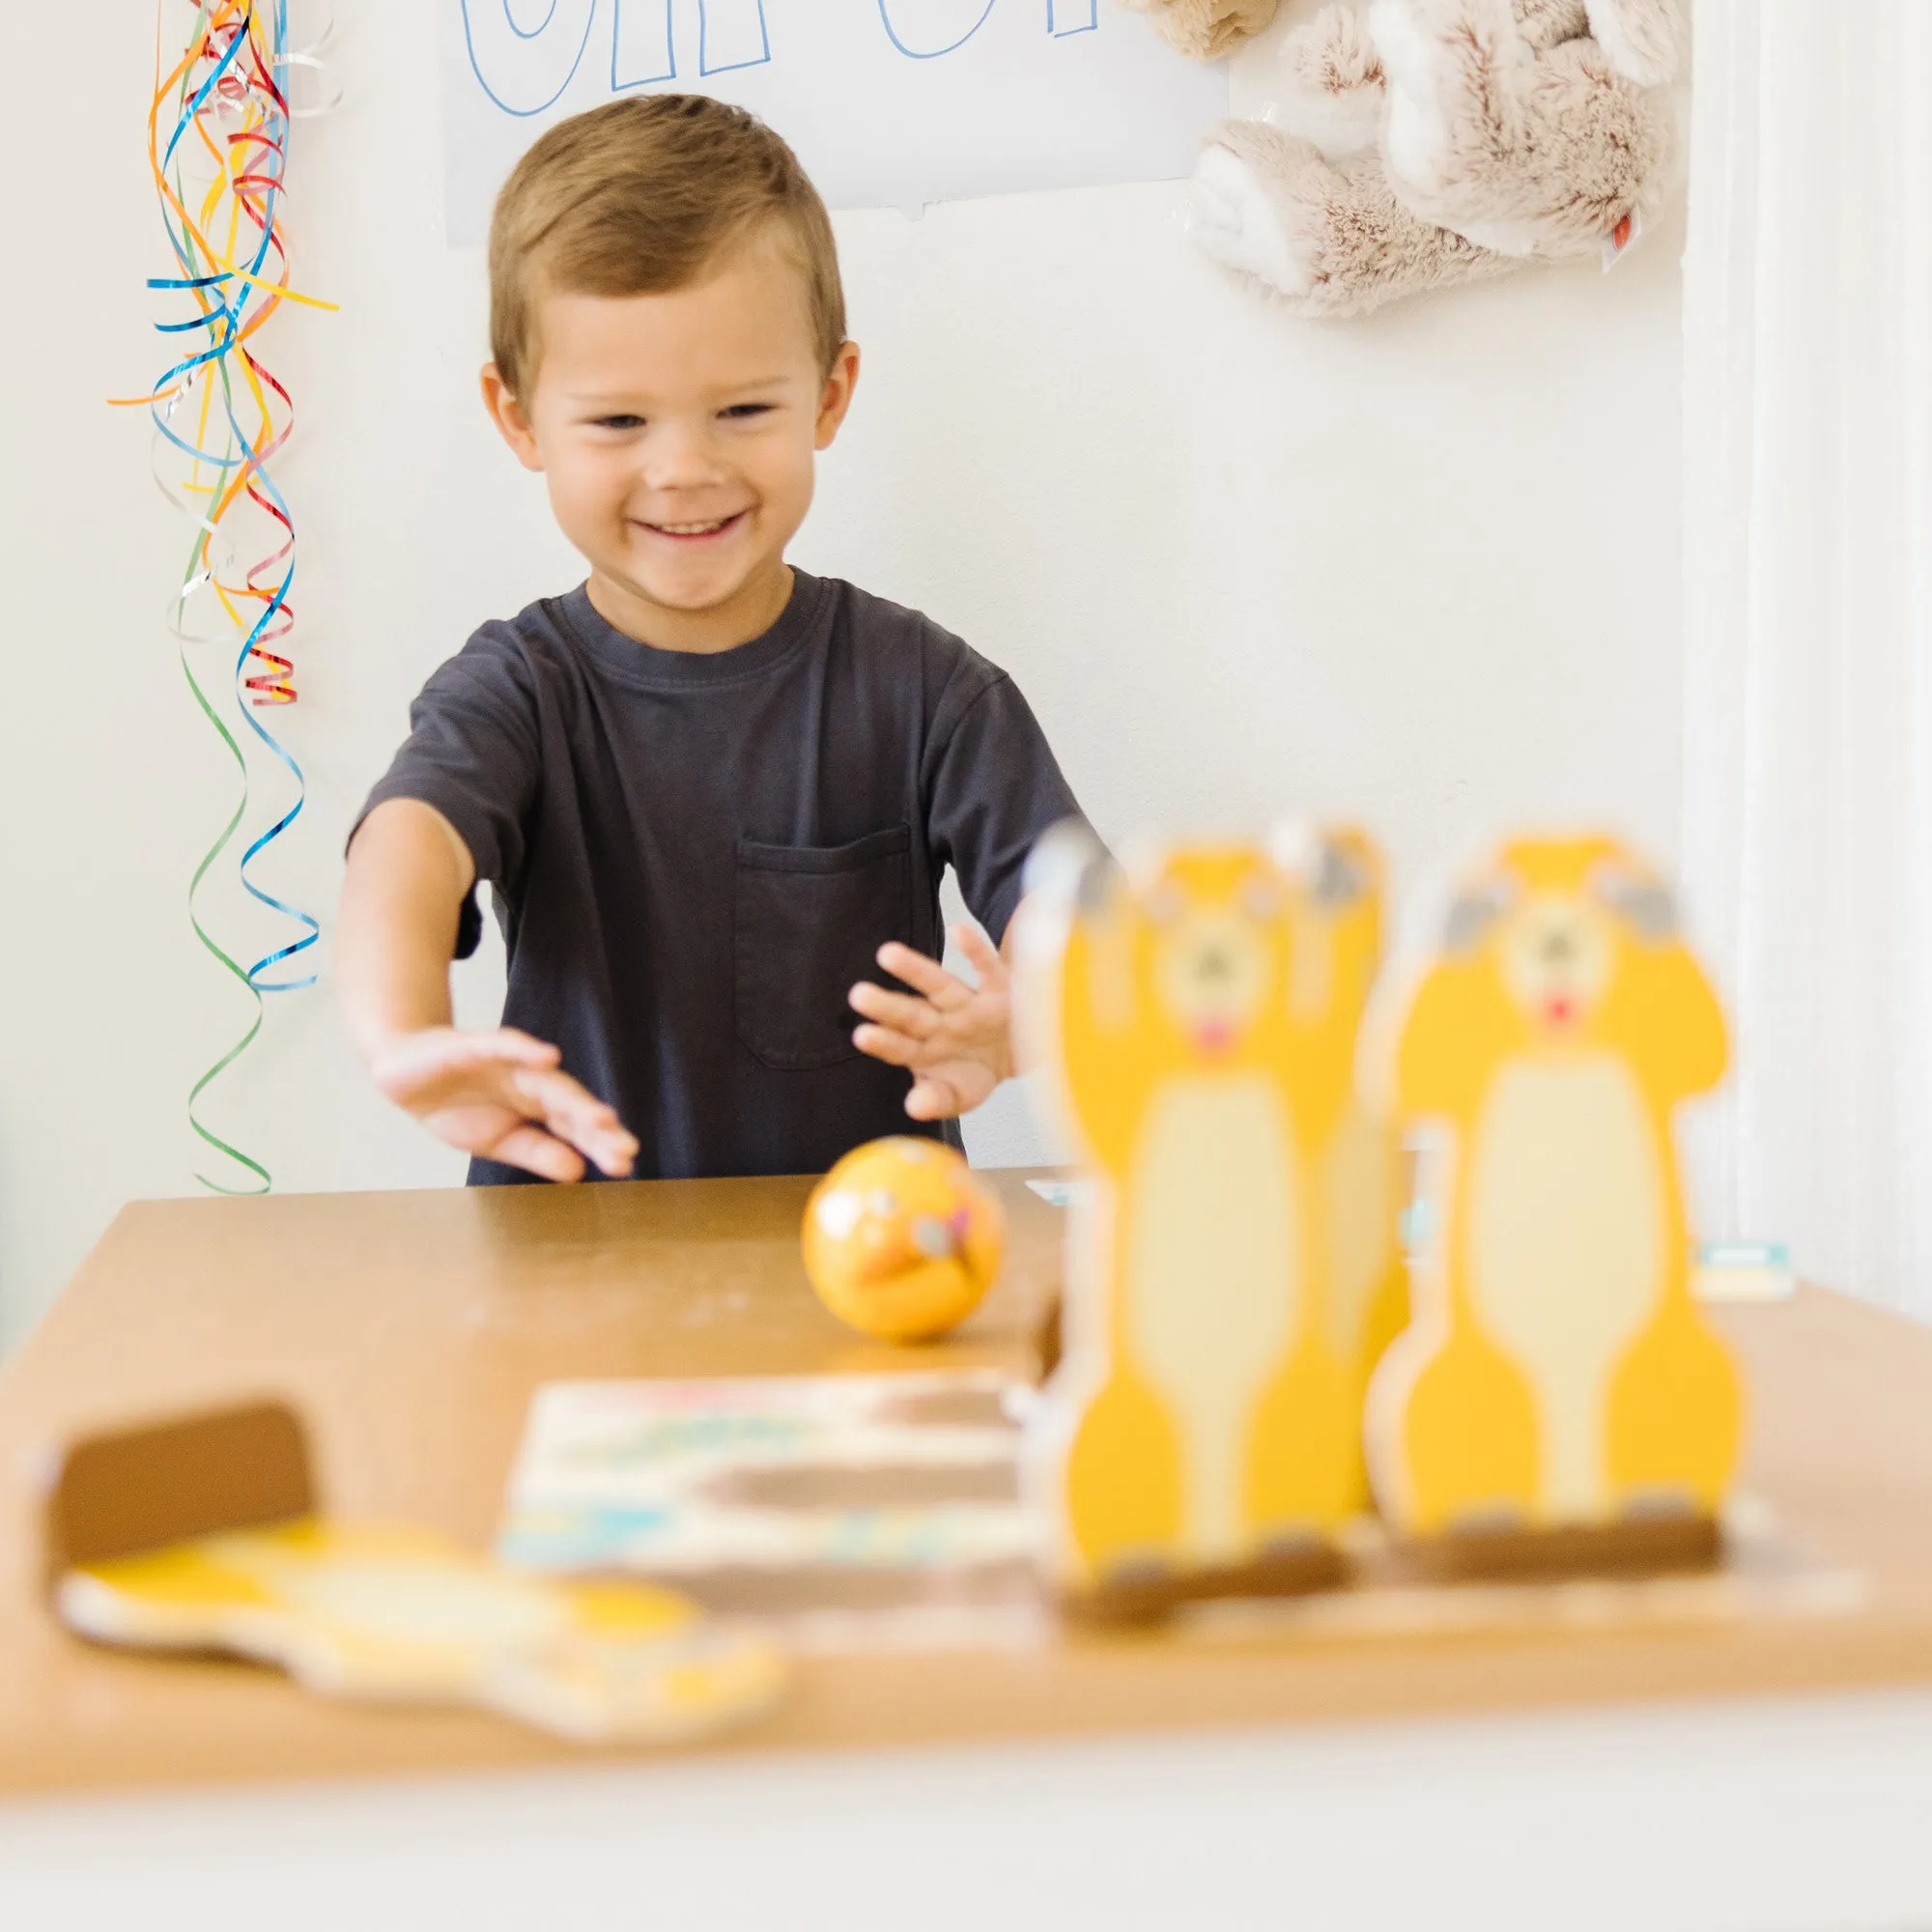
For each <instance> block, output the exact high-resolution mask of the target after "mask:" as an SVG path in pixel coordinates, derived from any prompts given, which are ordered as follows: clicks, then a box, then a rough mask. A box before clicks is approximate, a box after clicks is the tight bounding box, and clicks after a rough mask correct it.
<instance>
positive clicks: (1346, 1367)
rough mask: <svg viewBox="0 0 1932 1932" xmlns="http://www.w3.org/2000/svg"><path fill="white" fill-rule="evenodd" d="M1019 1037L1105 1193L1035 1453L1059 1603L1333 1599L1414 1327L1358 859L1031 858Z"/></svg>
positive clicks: (1078, 1222) (1327, 843)
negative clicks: (1366, 1448)
mask: <svg viewBox="0 0 1932 1932" xmlns="http://www.w3.org/2000/svg"><path fill="white" fill-rule="evenodd" d="M1029 886H1030V899H1029V904H1028V908H1027V914H1026V923H1025V924H1024V925H1023V927H1022V931H1021V938H1020V947H1019V976H1018V1009H1017V1018H1018V1023H1019V1025H1020V1027H1021V1030H1022V1036H1023V1039H1024V1041H1025V1046H1026V1052H1027V1057H1028V1059H1029V1060H1030V1061H1032V1062H1033V1063H1034V1064H1035V1065H1037V1066H1038V1067H1039V1068H1040V1078H1041V1080H1042V1081H1043V1082H1044V1083H1045V1086H1046V1089H1047V1091H1048V1093H1049V1094H1050V1096H1051V1101H1052V1104H1053V1108H1054V1111H1055V1112H1056V1114H1057V1115H1058V1116H1059V1117H1060V1122H1061V1125H1062V1126H1063V1129H1064V1131H1065V1133H1066V1135H1067V1136H1068V1137H1069V1138H1070V1140H1071V1141H1072V1142H1073V1144H1074V1146H1075V1148H1076V1149H1077V1151H1078V1157H1079V1159H1080V1161H1081V1163H1082V1165H1083V1166H1084V1167H1085V1168H1086V1169H1087V1171H1088V1172H1089V1174H1090V1175H1091V1176H1092V1177H1093V1180H1094V1186H1093V1188H1092V1190H1091V1193H1090V1195H1089V1197H1088V1200H1087V1202H1086V1204H1085V1205H1084V1206H1083V1208H1081V1209H1080V1210H1079V1211H1077V1212H1076V1213H1075V1215H1074V1216H1073V1218H1072V1219H1071V1220H1070V1222H1069V1227H1068V1256H1067V1267H1066V1276H1067V1279H1066V1286H1065V1294H1066V1306H1065V1355H1064V1357H1063V1359H1062V1361H1061V1363H1060V1365H1059V1367H1058V1368H1057V1369H1056V1371H1055V1373H1054V1375H1053V1377H1052V1378H1051V1380H1050V1381H1049V1383H1048V1385H1047V1388H1046V1390H1045V1392H1044V1394H1043V1396H1042V1399H1041V1402H1040V1404H1039V1406H1038V1407H1037V1411H1036V1412H1035V1414H1034V1416H1033V1418H1032V1420H1031V1422H1030V1424H1029V1428H1028V1436H1027V1443H1026V1449H1025V1454H1024V1458H1023V1464H1024V1469H1025V1475H1026V1482H1027V1487H1028V1492H1029V1495H1030V1498H1031V1499H1032V1500H1033V1501H1034V1502H1035V1503H1036V1504H1037V1505H1038V1506H1040V1508H1041V1511H1042V1516H1043V1518H1044V1520H1045V1521H1046V1522H1047V1524H1048V1537H1049V1544H1048V1558H1047V1560H1048V1564H1049V1568H1050V1571H1051V1575H1052V1580H1053V1581H1054V1583H1055V1584H1056V1585H1057V1586H1058V1587H1059V1589H1060V1590H1061V1591H1062V1592H1063V1593H1065V1595H1066V1596H1068V1597H1069V1598H1072V1599H1083V1598H1084V1599H1091V1600H1093V1601H1094V1603H1095V1604H1096V1605H1102V1606H1111V1607H1114V1608H1118V1609H1122V1610H1127V1611H1133V1610H1137V1609H1156V1608H1159V1607H1162V1606H1164V1605H1166V1604H1168V1603H1171V1602H1173V1601H1177V1600H1179V1599H1180V1598H1182V1597H1186V1596H1190V1595H1201V1594H1209V1593H1212V1592H1214V1591H1216V1590H1219V1589H1223V1588H1227V1589H1252V1588H1255V1587H1267V1586H1270V1585H1272V1586H1276V1587H1297V1586H1298V1587H1310V1586H1314V1585H1317V1584H1321V1583H1325V1582H1328V1581H1331V1580H1333V1579H1334V1577H1335V1576H1336V1575H1337V1573H1338V1570H1339V1559H1338V1557H1337V1554H1336V1551H1335V1548H1334V1545H1333V1541H1332V1536H1333V1532H1334V1531H1335V1529H1336V1528H1337V1527H1338V1525H1339V1524H1340V1523H1341V1522H1342V1521H1343V1520H1345V1519H1346V1518H1348V1517H1349V1516H1350V1515H1351V1514H1352V1513H1353V1512H1354V1511H1356V1510H1357V1509H1359V1508H1361V1507H1362V1506H1363V1504H1364V1502H1365V1500H1366V1493H1367V1492H1366V1484H1365V1478H1364V1469H1363V1463H1362V1452H1361V1435H1360V1430H1361V1405H1362V1395H1363V1388H1364V1383H1365V1379H1366V1376H1367V1372H1368V1368H1369V1366H1370V1363H1371V1362H1372V1360H1373V1357H1374V1354H1375V1352H1376V1351H1377V1350H1378V1349H1379V1347H1380V1346H1381V1344H1382V1342H1384V1341H1385V1340H1386V1339H1387V1337H1388V1336H1389V1335H1390V1334H1391V1333H1392V1332H1394V1330H1395V1329H1396V1328H1397V1327H1398V1326H1399V1325H1400V1323H1401V1321H1402V1319H1403V1310H1402V1293H1403V1290H1402V1277H1401V1272H1400V1260H1399V1256H1398V1253H1397V1246H1396V1242H1395V1238H1394V1235H1395V1217H1396V1210H1397V1203H1396V1199H1395V1185H1394V1171H1395V1150H1394V1144H1393V1141H1392V1139H1391V1138H1390V1136H1389V1134H1388V1131H1387V1129H1386V1127H1385V1126H1384V1125H1378V1124H1377V1123H1374V1122H1369V1121H1366V1120H1365V1119H1364V1118H1363V1116H1362V1114H1361V1112H1360V1109H1359V1104H1358V1102H1357V1101H1356V1098H1355V1083H1354V1066H1355V1060H1356V1042H1357V1035H1358V1031H1359V1028H1360V1024H1361V1020H1362V1015H1363V1009H1364V1007H1365V1005H1366V1002H1367V999H1368V995H1369V990H1370V985H1371V982H1372V980H1373V979H1374V977H1375V972H1376V967H1377V963H1378V955H1379V952H1380V944H1381V915H1380V866H1379V862H1378V857H1377V855H1376V853H1375V851H1374V848H1373V847H1372V846H1371V845H1370V844H1369V842H1368V841H1367V840H1366V839H1365V838H1362V837H1361V836H1360V835H1359V834H1355V833H1331V834H1328V835H1325V836H1311V837H1308V838H1305V839H1303V840H1302V841H1301V843H1300V846H1299V849H1298V850H1291V851H1289V852H1287V853H1286V854H1284V855H1281V856H1278V855H1276V854H1272V853H1270V852H1269V851H1268V850H1265V849H1264V848H1262V847H1261V846H1259V845H1253V844H1246V843H1234V842H1230V843H1221V844H1199V845H1183V846H1175V847H1171V848H1169V849H1166V850H1164V851H1160V852H1156V853H1151V854H1150V855H1148V857H1147V858H1146V860H1145V862H1144V863H1141V864H1137V865H1136V866H1134V867H1131V868H1130V869H1129V870H1126V871H1122V869H1121V868H1120V867H1116V866H1115V865H1114V863H1113V862H1112V861H1111V860H1110V859H1108V858H1107V857H1106V856H1105V855H1104V854H1103V853H1102V852H1100V850H1099V849H1098V847H1097V846H1095V845H1094V843H1093V841H1092V839H1091V836H1089V835H1086V834H1085V833H1084V832H1072V831H1063V832H1059V833H1055V834H1053V835H1049V838H1048V839H1046V840H1044V841H1042V844H1041V848H1040V850H1039V851H1038V852H1037V854H1036V855H1035V861H1034V864H1033V866H1032V867H1031V868H1030V876H1029Z"/></svg>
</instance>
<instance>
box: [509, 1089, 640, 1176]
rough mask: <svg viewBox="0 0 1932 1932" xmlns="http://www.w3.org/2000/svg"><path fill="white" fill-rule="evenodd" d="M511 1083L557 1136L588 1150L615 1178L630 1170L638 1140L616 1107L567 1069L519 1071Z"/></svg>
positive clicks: (574, 1146)
mask: <svg viewBox="0 0 1932 1932" xmlns="http://www.w3.org/2000/svg"><path fill="white" fill-rule="evenodd" d="M511 1085H512V1087H513V1089H514V1091H515V1093H516V1094H517V1097H518V1099H519V1100H520V1101H521V1102H522V1103H523V1104H524V1107H525V1110H526V1112H531V1113H534V1114H536V1115H537V1116H538V1117H540V1118H541V1119H542V1121H543V1123H544V1125H545V1126H546V1127H548V1128H549V1129H550V1131H551V1132H552V1134H554V1136H555V1137H556V1138H557V1139H558V1140H560V1141H565V1142H568V1143H569V1145H570V1146H572V1147H573V1148H577V1149H579V1150H580V1151H582V1152H584V1153H586V1154H588V1155H589V1156H590V1158H591V1159H592V1160H594V1161H595V1162H596V1163H597V1165H598V1167H599V1168H600V1169H602V1170H603V1172H604V1173H606V1174H608V1175H611V1176H612V1177H613V1178H616V1177H621V1176H623V1175H626V1174H628V1173H630V1171H631V1164H632V1162H633V1161H635V1160H636V1159H637V1155H638V1143H637V1140H636V1138H635V1137H634V1136H633V1135H632V1134H631V1133H629V1132H628V1131H627V1130H626V1128H625V1126H624V1123H623V1122H621V1121H620V1120H619V1119H618V1118H617V1113H616V1109H615V1108H613V1107H611V1106H610V1105H609V1104H607V1103H606V1102H605V1101H603V1100H600V1099H598V1097H597V1096H596V1094H592V1093H591V1092H590V1091H589V1090H588V1089H587V1088H585V1087H583V1086H582V1085H580V1084H579V1083H578V1082H577V1081H575V1080H573V1079H572V1078H571V1077H570V1075H569V1074H567V1073H559V1072H555V1071H554V1070H546V1069H538V1070H533V1071H525V1072H520V1073H518V1074H517V1075H516V1077H515V1078H514V1080H513V1081H512V1083H511Z"/></svg>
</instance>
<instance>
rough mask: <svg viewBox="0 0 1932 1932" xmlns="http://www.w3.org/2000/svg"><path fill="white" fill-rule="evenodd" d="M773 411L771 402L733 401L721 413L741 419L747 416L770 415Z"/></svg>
mask: <svg viewBox="0 0 1932 1932" xmlns="http://www.w3.org/2000/svg"><path fill="white" fill-rule="evenodd" d="M771 411H772V405H771V404H770V403H733V404H732V405H731V407H730V408H729V409H728V410H725V411H723V412H721V413H722V414H724V415H725V416H728V417H730V418H732V419H734V420H740V419H742V418H744V417H746V416H762V415H769V414H770V413H771Z"/></svg>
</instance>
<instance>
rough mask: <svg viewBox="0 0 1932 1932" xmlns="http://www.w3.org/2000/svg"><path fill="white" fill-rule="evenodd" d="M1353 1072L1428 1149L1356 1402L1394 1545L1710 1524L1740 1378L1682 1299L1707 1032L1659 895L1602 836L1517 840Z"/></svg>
mask: <svg viewBox="0 0 1932 1932" xmlns="http://www.w3.org/2000/svg"><path fill="white" fill-rule="evenodd" d="M1376 1032H1377V1034H1378V1037H1379V1039H1380V1041H1381V1046H1380V1048H1379V1050H1378V1051H1376V1052H1372V1053H1371V1054H1370V1055H1369V1056H1368V1060H1369V1063H1370V1083H1371V1084H1372V1085H1375V1084H1379V1085H1382V1086H1384V1087H1386V1089H1387V1090H1388V1092H1389V1094H1390V1095H1391V1097H1392V1101H1393V1104H1394V1107H1395V1109H1396V1111H1397V1113H1398V1115H1399V1117H1400V1120H1401V1122H1402V1124H1403V1125H1404V1127H1405V1128H1406V1129H1410V1130H1413V1131H1416V1132H1419V1133H1421V1134H1423V1135H1425V1136H1426V1138H1427V1140H1428V1142H1429V1143H1430V1145H1431V1148H1432V1151H1431V1152H1430V1153H1429V1155H1428V1156H1427V1157H1426V1158H1425V1160H1424V1163H1423V1173H1424V1176H1425V1181H1424V1185H1425V1189H1426V1191H1427V1193H1428V1195H1429V1197H1430V1201H1429V1206H1430V1211H1429V1212H1428V1213H1427V1214H1426V1215H1425V1216H1423V1217H1421V1225H1423V1226H1424V1227H1426V1229H1427V1230H1428V1235H1427V1238H1426V1240H1425V1242H1424V1244H1423V1247H1422V1250H1421V1252H1420V1253H1419V1254H1418V1255H1417V1256H1416V1257H1415V1258H1414V1278H1413V1285H1414V1296H1415V1314H1414V1319H1413V1321H1412V1322H1411V1324H1410V1326H1409V1327H1408V1329H1407V1330H1406V1332H1405V1333H1404V1334H1403V1335H1402V1336H1400V1337H1399V1338H1398V1339H1397V1341H1396V1342H1395V1343H1394V1344H1393V1346H1392V1347H1391V1348H1390V1349H1389V1350H1388V1352H1387V1354H1386V1355H1385V1356H1384V1357H1383V1359H1382V1362H1381V1365H1380V1367H1379V1369H1378V1371H1377V1373H1376V1376H1375V1378H1374V1381H1373V1384H1372V1386H1371V1389H1370V1393H1369V1405H1368V1417H1367V1424H1368V1451H1369V1463H1370V1469H1371V1473H1372V1475H1373V1477H1374V1481H1375V1489H1376V1495H1377V1498H1378V1501H1379V1503H1380V1505H1381V1508H1382V1511H1383V1514H1384V1515H1385V1516H1386V1517H1387V1518H1388V1520H1389V1521H1390V1522H1391V1524H1392V1525H1393V1526H1394V1527H1395V1528H1396V1529H1397V1530H1398V1531H1399V1532H1402V1533H1405V1534H1407V1535H1412V1536H1421V1537H1429V1536H1435V1535H1439V1534H1442V1533H1446V1532H1459V1531H1460V1532H1471V1533H1488V1532H1495V1531H1498V1530H1508V1529H1512V1528H1515V1529H1529V1530H1547V1531H1555V1532H1564V1531H1569V1530H1573V1529H1576V1528H1578V1527H1593V1526H1594V1527H1602V1526H1607V1525H1614V1524H1620V1523H1621V1524H1630V1523H1633V1522H1636V1523H1642V1522H1645V1521H1651V1522H1655V1521H1658V1520H1669V1519H1672V1518H1675V1519H1678V1520H1683V1519H1686V1518H1689V1519H1691V1520H1701V1521H1706V1522H1708V1521H1711V1520H1715V1518H1716V1515H1717V1512H1718V1510H1719V1505H1720V1504H1721V1502H1722V1501H1723V1498H1724V1495H1725V1492H1726V1490H1727V1488H1728V1486H1729V1484H1730V1481H1731V1477H1732V1473H1733V1471H1734V1469H1735V1467H1736V1464H1737V1461H1738V1450H1739V1438H1740V1432H1741V1426H1742V1409H1743V1403H1742V1391H1741V1386H1740V1380H1739V1376H1738V1372H1737V1369H1736V1368H1735V1367H1734V1366H1733V1364H1732V1361H1731V1357H1730V1355H1729V1352H1728V1351H1727V1350H1726V1349H1725V1347H1724V1345H1723V1343H1722V1342H1721V1341H1719V1338H1718V1336H1717V1335H1716V1334H1715V1333H1714V1332H1713V1330H1712V1328H1711V1327H1710V1325H1709V1323H1708V1322H1707V1321H1706V1320H1705V1318H1704V1316H1703V1315H1702V1313H1701V1312H1700V1311H1699V1309H1698V1307H1697V1306H1696V1304H1695V1302H1694V1301H1693V1299H1692V1297H1691V1293H1690V1233H1689V1230H1688V1228H1687V1226H1686V1216H1685V1208H1684V1197H1683V1186H1682V1181H1681V1179H1680V1174H1679V1166H1678V1152H1677V1143H1676V1127H1675V1117H1676V1112H1677V1108H1678V1106H1679V1105H1680V1103H1681V1102H1683V1101H1684V1100H1686V1099H1688V1098H1690V1096H1691V1095H1693V1094H1702V1093H1704V1092H1706V1091H1707V1090H1709V1089H1710V1088H1712V1087H1714V1086H1715V1085H1716V1084H1717V1082H1718V1080H1719V1078H1720V1076H1721V1075H1722V1073H1723V1071H1724V1065H1725V1059H1726V1047H1725V1037H1724V1023H1723V1016H1722V1014H1721V1012H1720V1011H1719V1005H1718V1001H1717V998H1716V995H1715V994H1714V993H1713V992H1712V990H1711V986H1710V984H1709V982H1708V981H1707V980H1706V979H1705V977H1704V974H1703V972H1702V971H1701V970H1700V968H1699V967H1698V964H1697V962H1696V960H1695V959H1694V958H1693V957H1692V956H1691V954H1690V951H1689V949H1688V948H1687V947H1686V945H1685V943H1684V941H1683V939H1682V937H1681V936H1680V934H1679V931H1678V927H1677V923H1676V918H1675V913H1674V908H1673V906H1672V903H1671V898H1670V895H1669V894H1668V892H1667V891H1666V890H1665V888H1664V886H1663V885H1662V883H1661V882H1660V881H1659V879H1658V878H1657V876H1656V875H1655V874H1654V873H1653V872H1652V871H1651V870H1650V869H1649V868H1648V867H1645V866H1644V865H1643V864H1642V862H1641V861H1640V860H1638V859H1637V858H1636V857H1635V856H1634V854H1632V853H1631V852H1629V851H1628V850H1627V849H1626V848H1625V847H1623V846H1622V845H1620V844H1619V843H1617V842H1616V841H1615V840H1614V839H1612V838H1601V837H1599V838H1519V839H1516V840H1514V841H1512V842H1510V843H1509V844H1506V845H1504V846H1503V847H1502V848H1501V849H1500V850H1499V851H1497V852H1496V853H1495V854H1494V856H1493V857H1492V859H1491V861H1490V862H1489V863H1488V865H1487V866H1486V867H1483V868H1482V869H1481V870H1480V871H1478V872H1477V873H1475V874H1474V875H1473V876H1471V877H1470V878H1468V879H1467V880H1466V881H1465V882H1464V885H1463V889H1462V891H1461V893H1460V895H1458V896H1457V898H1456V900H1455V903H1454V907H1453V909H1452V911H1451V912H1450V914H1449V918H1448V923H1447V928H1446V930H1445V931H1444V932H1443V933H1442V935H1441V938H1440V943H1439V947H1438V949H1437V950H1436V951H1435V952H1434V953H1433V954H1432V955H1431V956H1430V958H1429V959H1428V961H1427V963H1426V966H1425V969H1424V971H1423V972H1422V974H1421V975H1420V978H1419V980H1416V981H1414V982H1412V990H1409V989H1405V988H1392V989H1391V991H1390V994H1389V1007H1388V1009H1387V1012H1386V1013H1385V1015H1383V1016H1382V1017H1381V1019H1380V1020H1378V1024H1377V1027H1376Z"/></svg>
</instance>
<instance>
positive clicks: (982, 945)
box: [952, 920, 1009, 992]
mask: <svg viewBox="0 0 1932 1932" xmlns="http://www.w3.org/2000/svg"><path fill="white" fill-rule="evenodd" d="M952 937H953V940H954V941H955V942H956V943H957V945H958V948H959V950H960V952H963V953H965V955H966V957H967V958H968V959H969V960H970V961H971V962H972V965H973V970H974V972H976V973H977V974H979V976H980V991H982V992H983V991H985V990H986V989H987V988H988V987H999V986H1004V985H1005V984H1006V983H1007V980H1008V977H1009V976H1008V973H1007V962H1006V961H1005V960H1004V959H1002V958H1001V957H1000V952H999V948H998V947H996V946H995V945H994V944H993V942H992V941H991V940H990V939H988V938H987V937H986V935H985V934H984V933H983V932H981V931H980V928H979V927H978V926H977V925H972V924H969V923H966V922H965V921H963V920H962V921H961V922H960V923H959V924H957V925H955V926H954V927H953V928H952Z"/></svg>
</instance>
